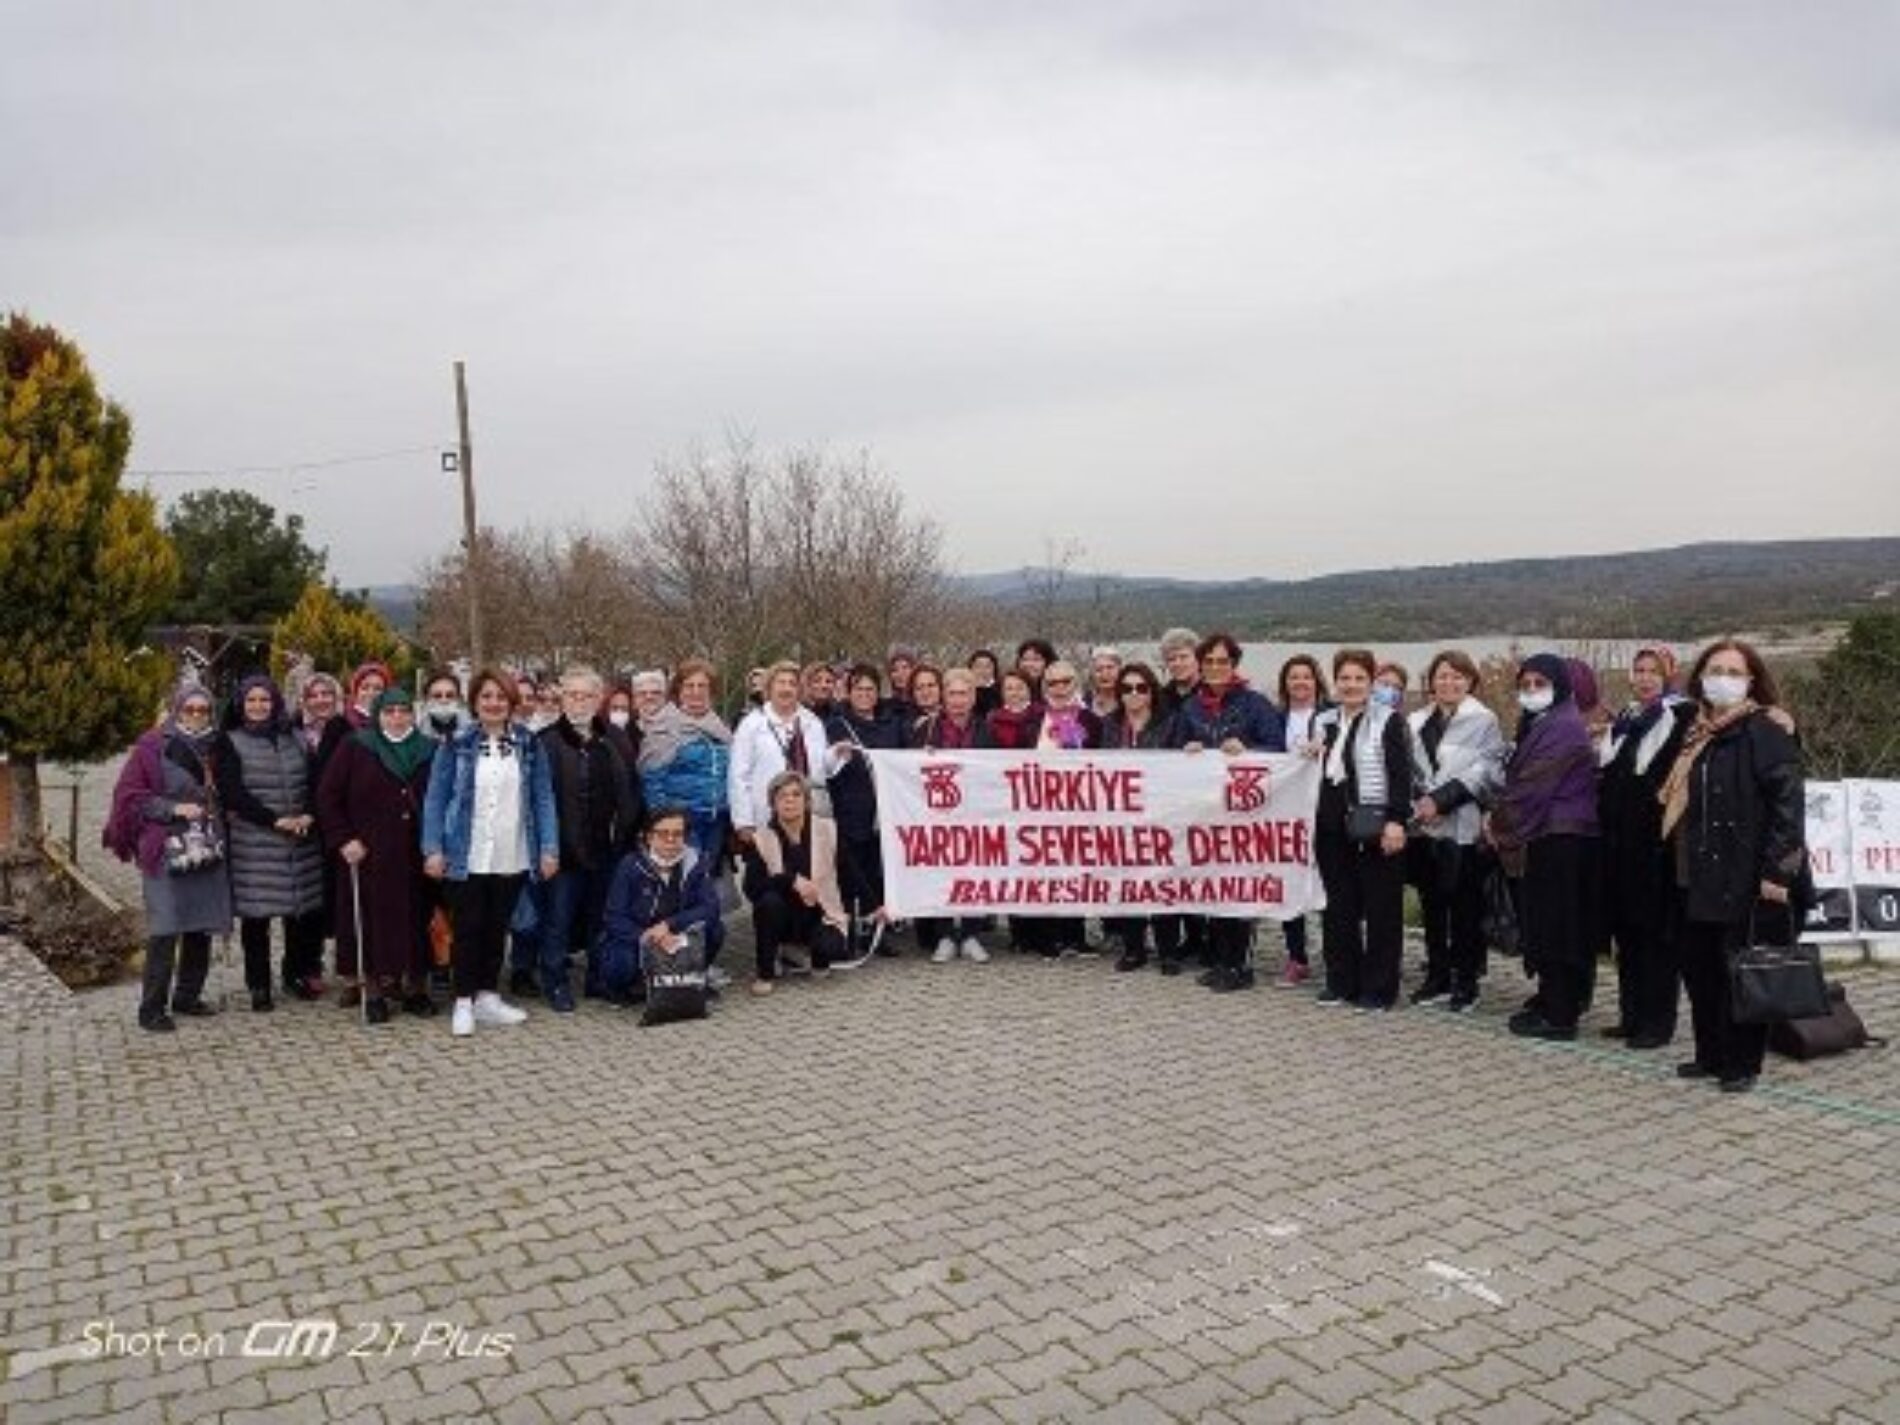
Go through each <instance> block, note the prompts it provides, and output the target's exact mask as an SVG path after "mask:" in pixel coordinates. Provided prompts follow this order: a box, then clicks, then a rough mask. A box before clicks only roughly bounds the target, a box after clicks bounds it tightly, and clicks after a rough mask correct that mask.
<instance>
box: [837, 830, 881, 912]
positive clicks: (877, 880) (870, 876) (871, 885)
mask: <svg viewBox="0 0 1900 1425" xmlns="http://www.w3.org/2000/svg"><path fill="white" fill-rule="evenodd" d="M838 890H839V892H840V893H841V894H842V895H843V896H844V908H845V909H846V910H847V911H849V912H851V914H853V915H869V914H870V913H871V912H872V911H874V910H876V909H877V908H878V907H879V906H881V905H883V904H884V847H883V845H882V844H881V843H880V842H879V841H878V838H877V833H875V832H873V833H872V834H871V835H870V836H869V837H866V838H864V839H862V840H860V839H858V838H857V837H852V836H841V837H839V839H838Z"/></svg>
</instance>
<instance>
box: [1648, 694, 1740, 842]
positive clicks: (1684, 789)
mask: <svg viewBox="0 0 1900 1425" xmlns="http://www.w3.org/2000/svg"><path fill="white" fill-rule="evenodd" d="M1760 711H1761V704H1760V703H1758V702H1756V701H1755V700H1754V699H1753V698H1744V699H1742V701H1741V702H1739V703H1737V704H1736V705H1735V706H1734V707H1732V708H1730V709H1729V710H1728V711H1727V712H1725V713H1717V714H1714V715H1711V714H1710V712H1709V709H1708V707H1707V705H1706V704H1705V705H1704V706H1702V707H1701V708H1699V709H1697V711H1696V715H1695V723H1694V724H1693V725H1692V726H1691V727H1690V728H1689V732H1688V735H1687V736H1685V737H1684V738H1683V739H1682V751H1680V752H1678V753H1677V754H1676V765H1675V766H1673V767H1671V768H1670V769H1669V775H1668V777H1666V778H1664V780H1663V784H1662V790H1660V791H1659V792H1657V793H1656V800H1657V801H1659V802H1661V803H1662V808H1663V819H1662V834H1663V840H1665V841H1667V840H1668V839H1669V833H1670V832H1672V831H1674V830H1675V829H1676V823H1677V822H1679V821H1681V820H1682V817H1683V813H1684V812H1686V811H1688V810H1689V774H1690V773H1691V772H1692V771H1694V770H1695V764H1696V759H1697V758H1698V757H1700V756H1701V755H1702V752H1703V749H1704V748H1706V747H1707V746H1708V745H1709V743H1710V742H1712V741H1713V740H1714V739H1715V735H1716V734H1717V733H1719V732H1721V731H1723V730H1724V729H1725V728H1729V727H1733V726H1734V725H1735V724H1736V723H1738V722H1740V721H1741V720H1742V719H1743V718H1745V717H1750V716H1752V715H1753V714H1755V713H1757V712H1760Z"/></svg>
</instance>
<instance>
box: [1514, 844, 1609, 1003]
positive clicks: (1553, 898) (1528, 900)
mask: <svg viewBox="0 0 1900 1425" xmlns="http://www.w3.org/2000/svg"><path fill="white" fill-rule="evenodd" d="M1598 852H1599V846H1598V842H1597V839H1596V838H1595V837H1594V836H1570V835H1562V836H1540V837H1538V838H1537V840H1535V841H1533V842H1531V843H1530V845H1529V846H1527V847H1526V848H1525V852H1524V888H1523V903H1522V908H1523V919H1524V938H1525V941H1526V943H1527V944H1528V945H1530V946H1531V947H1533V948H1534V949H1535V952H1536V956H1537V1005H1538V1011H1539V1013H1541V1014H1542V1015H1543V1017H1544V1019H1545V1020H1546V1021H1547V1022H1549V1023H1551V1024H1554V1025H1558V1026H1560V1027H1566V1028H1567V1027H1571V1026H1574V1025H1575V1024H1576V1022H1577V1020H1578V1019H1579V1018H1581V1017H1582V1015H1583V1012H1584V1011H1585V1010H1586V1009H1588V1008H1589V1007H1590V999H1591V996H1592V995H1593V994H1594V993H1595V991H1596V978H1597V939H1598V935H1597V926H1598V925H1600V924H1601V923H1602V917H1601V913H1600V910H1599V907H1598V904H1597V899H1598V893H1599V891H1600V889H1601V887H1602V881H1601V878H1600V877H1599V876H1598V873H1597V872H1598Z"/></svg>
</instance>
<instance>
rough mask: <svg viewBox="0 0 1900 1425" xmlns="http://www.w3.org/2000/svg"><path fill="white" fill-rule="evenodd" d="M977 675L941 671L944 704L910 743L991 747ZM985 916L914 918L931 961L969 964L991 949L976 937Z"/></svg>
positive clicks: (929, 748) (931, 748)
mask: <svg viewBox="0 0 1900 1425" xmlns="http://www.w3.org/2000/svg"><path fill="white" fill-rule="evenodd" d="M979 691H980V690H979V688H978V687H977V675H976V674H975V673H973V672H971V671H970V669H968V668H951V669H947V670H946V671H945V672H944V675H943V708H942V710H941V711H939V712H937V713H934V714H931V715H930V716H927V717H924V718H921V719H920V720H919V721H918V723H917V728H916V733H915V738H914V742H913V745H914V746H917V747H921V748H922V749H923V750H924V751H926V752H939V751H941V752H956V751H961V750H965V749H971V748H978V747H993V746H995V742H994V741H993V740H992V739H991V737H990V733H989V728H988V727H987V726H986V725H985V723H984V720H983V719H982V717H980V716H979V715H978V713H977V706H976V700H977V694H978V692H979ZM989 924H990V923H989V918H988V917H987V916H977V915H969V916H958V917H957V918H956V919H954V920H952V919H948V918H943V919H939V918H934V917H925V918H923V919H920V920H919V921H918V922H917V943H918V944H919V945H934V946H935V947H936V948H935V949H934V950H933V951H932V952H931V956H930V961H931V963H932V964H933V965H947V964H949V963H950V962H951V961H952V960H954V959H956V958H957V957H958V956H959V955H961V956H962V957H963V958H964V959H965V960H968V961H969V962H970V963H971V964H974V965H981V964H984V963H986V962H987V961H988V960H989V958H990V952H989V951H987V950H985V949H984V948H983V942H982V941H980V940H978V939H977V936H979V935H981V934H982V933H983V932H984V931H985V930H987V929H989Z"/></svg>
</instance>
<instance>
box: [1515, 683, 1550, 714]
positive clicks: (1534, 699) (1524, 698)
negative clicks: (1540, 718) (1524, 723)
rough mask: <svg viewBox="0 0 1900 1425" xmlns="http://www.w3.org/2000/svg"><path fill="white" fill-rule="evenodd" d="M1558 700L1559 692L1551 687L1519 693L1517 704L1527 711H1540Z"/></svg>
mask: <svg viewBox="0 0 1900 1425" xmlns="http://www.w3.org/2000/svg"><path fill="white" fill-rule="evenodd" d="M1556 701H1557V694H1556V691H1555V690H1554V689H1551V688H1539V689H1538V690H1537V691H1536V692H1534V693H1529V692H1526V693H1519V694H1518V695H1517V705H1518V706H1519V707H1521V708H1522V709H1524V711H1525V712H1527V713H1540V712H1543V711H1544V710H1545V709H1546V708H1548V707H1549V706H1550V705H1551V704H1552V703H1554V702H1556Z"/></svg>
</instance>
